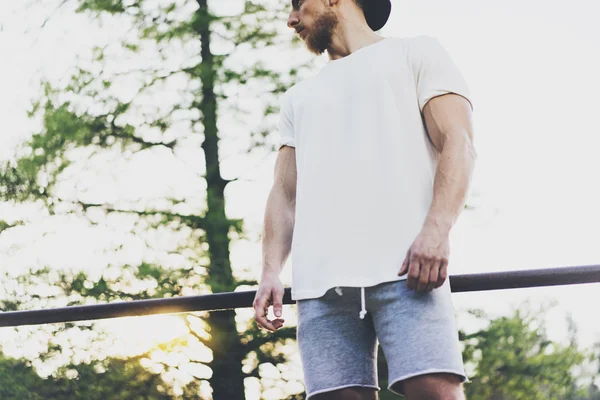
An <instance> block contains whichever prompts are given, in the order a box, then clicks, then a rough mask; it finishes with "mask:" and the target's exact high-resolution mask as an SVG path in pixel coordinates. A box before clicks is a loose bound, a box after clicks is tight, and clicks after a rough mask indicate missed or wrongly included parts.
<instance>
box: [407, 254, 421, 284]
mask: <svg viewBox="0 0 600 400" xmlns="http://www.w3.org/2000/svg"><path fill="white" fill-rule="evenodd" d="M409 262H410V264H409V265H408V279H407V282H406V284H407V286H408V288H409V289H411V290H414V289H416V288H417V285H418V283H419V276H420V274H421V265H420V264H419V260H417V259H412V260H409Z"/></svg>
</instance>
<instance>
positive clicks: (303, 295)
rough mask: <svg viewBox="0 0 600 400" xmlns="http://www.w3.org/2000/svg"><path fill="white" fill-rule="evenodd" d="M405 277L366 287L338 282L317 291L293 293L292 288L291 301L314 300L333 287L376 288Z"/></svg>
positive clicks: (382, 281) (402, 279)
mask: <svg viewBox="0 0 600 400" xmlns="http://www.w3.org/2000/svg"><path fill="white" fill-rule="evenodd" d="M406 278H407V276H406V275H404V276H400V277H398V278H396V279H385V280H381V281H378V282H377V283H370V284H367V285H360V284H358V285H357V284H354V283H348V282H340V283H339V284H335V285H332V284H330V285H329V286H326V287H323V288H319V289H311V290H300V291H295V290H294V288H293V287H292V301H296V300H305V299H315V298H318V297H321V296H323V295H324V294H325V293H326V292H327V291H328V290H329V289H331V288H334V287H338V286H340V287H365V288H368V287H373V286H377V285H380V284H382V283H386V282H395V281H404V280H406Z"/></svg>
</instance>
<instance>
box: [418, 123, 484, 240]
mask: <svg viewBox="0 0 600 400" xmlns="http://www.w3.org/2000/svg"><path fill="white" fill-rule="evenodd" d="M476 158H477V154H476V152H475V148H474V147H473V143H472V140H471V138H470V136H469V135H468V133H467V132H463V133H459V134H453V135H448V137H447V139H446V141H445V143H444V147H443V149H442V152H441V153H440V155H439V158H438V165H437V170H436V174H435V179H434V185H433V186H434V187H433V200H432V203H431V207H430V208H429V212H428V214H427V218H426V219H425V223H424V229H425V230H427V229H435V230H436V231H437V232H440V233H444V234H448V233H449V232H450V229H451V228H452V226H453V225H454V223H455V222H456V219H457V218H458V216H459V215H460V213H461V211H462V210H463V208H464V204H465V200H466V197H467V192H468V189H469V184H470V181H471V176H472V173H473V169H474V166H475V160H476Z"/></svg>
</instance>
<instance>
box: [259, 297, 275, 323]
mask: <svg viewBox="0 0 600 400" xmlns="http://www.w3.org/2000/svg"><path fill="white" fill-rule="evenodd" d="M268 310H269V300H268V298H267V296H265V295H264V294H258V295H257V297H256V299H255V300H254V319H255V320H256V322H257V323H258V325H259V326H261V327H263V328H265V329H268V330H270V331H274V330H275V327H274V326H273V324H272V323H271V321H269V319H268V318H267V312H268Z"/></svg>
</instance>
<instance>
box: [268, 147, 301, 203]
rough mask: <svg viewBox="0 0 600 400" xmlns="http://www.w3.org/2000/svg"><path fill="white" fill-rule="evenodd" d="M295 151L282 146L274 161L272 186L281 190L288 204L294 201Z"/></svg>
mask: <svg viewBox="0 0 600 400" xmlns="http://www.w3.org/2000/svg"><path fill="white" fill-rule="evenodd" d="M296 183H297V170H296V149H295V148H294V147H291V146H282V147H281V148H280V149H279V152H278V154H277V160H276V161H275V179H274V182H273V185H274V186H275V187H277V188H281V189H283V191H284V193H285V195H286V198H287V200H288V201H289V202H290V203H295V201H296Z"/></svg>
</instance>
